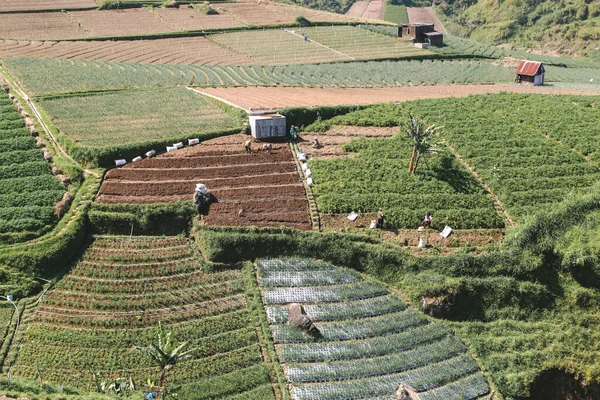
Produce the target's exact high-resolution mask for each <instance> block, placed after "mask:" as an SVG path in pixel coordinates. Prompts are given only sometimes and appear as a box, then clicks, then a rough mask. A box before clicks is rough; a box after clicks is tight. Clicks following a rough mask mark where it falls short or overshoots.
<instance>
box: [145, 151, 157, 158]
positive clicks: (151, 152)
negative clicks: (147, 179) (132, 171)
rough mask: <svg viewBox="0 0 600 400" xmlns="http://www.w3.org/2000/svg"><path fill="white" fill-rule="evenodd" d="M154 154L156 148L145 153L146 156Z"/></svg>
mask: <svg viewBox="0 0 600 400" xmlns="http://www.w3.org/2000/svg"><path fill="white" fill-rule="evenodd" d="M155 154H156V150H150V151H149V152H147V153H146V157H148V158H149V157H152V156H154V155H155Z"/></svg>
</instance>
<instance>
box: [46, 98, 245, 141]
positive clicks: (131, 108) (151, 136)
mask: <svg viewBox="0 0 600 400" xmlns="http://www.w3.org/2000/svg"><path fill="white" fill-rule="evenodd" d="M41 105H42V106H43V107H44V108H45V109H46V110H47V111H48V113H49V114H50V115H51V116H52V117H53V120H54V123H55V124H56V126H57V127H58V129H60V131H61V132H62V133H64V134H65V135H67V136H68V137H69V138H70V139H71V140H73V141H76V142H78V143H80V144H82V145H87V146H107V145H108V146H110V145H115V144H116V143H118V144H120V145H123V144H127V143H135V142H145V141H156V140H160V139H165V140H166V139H171V138H177V137H181V136H187V135H189V136H190V137H192V135H194V134H197V135H199V136H200V135H202V134H204V133H208V132H216V131H222V130H226V129H232V128H235V127H238V126H240V121H237V120H236V119H234V118H233V117H231V116H229V115H228V114H226V113H225V112H224V111H222V110H221V109H220V108H219V107H217V106H216V105H215V104H214V103H212V102H210V101H208V100H206V99H205V98H203V97H202V96H200V95H199V94H197V93H194V92H192V91H190V90H187V89H185V88H179V87H173V88H156V89H145V90H126V91H120V92H109V93H100V94H81V95H76V96H64V97H52V98H44V99H42V100H41ZM149 150H150V149H149Z"/></svg>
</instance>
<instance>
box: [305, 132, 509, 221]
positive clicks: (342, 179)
mask: <svg viewBox="0 0 600 400" xmlns="http://www.w3.org/2000/svg"><path fill="white" fill-rule="evenodd" d="M342 149H343V150H345V151H348V152H350V154H352V155H355V156H354V157H344V158H332V159H323V160H313V161H310V162H309V166H310V169H311V171H312V176H313V179H314V182H315V186H314V193H315V195H316V197H317V203H318V205H319V209H320V210H321V211H322V212H323V213H326V214H348V213H350V212H352V211H355V212H358V213H361V212H362V213H376V212H377V210H378V209H379V208H380V207H383V209H384V213H385V215H386V220H385V227H387V228H415V229H416V228H417V227H418V226H419V224H420V222H421V221H422V219H423V216H424V215H425V214H426V213H427V212H429V211H433V212H434V214H435V219H434V225H435V226H436V227H439V228H440V229H442V228H443V227H444V226H445V225H450V226H452V227H454V228H459V229H470V228H498V227H503V226H504V221H503V218H502V217H501V216H500V215H499V214H498V213H497V212H496V210H495V208H494V202H493V200H492V198H491V197H489V196H488V195H486V193H485V190H484V189H483V187H481V186H480V185H479V183H478V182H477V181H476V180H475V179H474V177H473V176H472V175H471V174H470V173H469V171H467V170H466V169H465V168H463V167H461V166H460V164H459V163H458V162H457V160H456V159H455V158H454V156H452V154H451V153H450V152H449V151H448V150H443V151H442V152H440V153H439V154H435V155H432V156H426V158H425V163H423V162H422V164H421V167H420V170H419V174H417V175H416V176H413V175H410V174H409V173H408V164H409V159H410V155H411V151H412V146H411V144H410V143H409V141H408V139H407V138H405V137H404V136H401V135H396V136H394V137H392V138H382V139H355V140H354V141H352V142H350V143H348V144H345V145H343V146H342Z"/></svg>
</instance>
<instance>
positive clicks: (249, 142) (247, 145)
mask: <svg viewBox="0 0 600 400" xmlns="http://www.w3.org/2000/svg"><path fill="white" fill-rule="evenodd" d="M244 149H245V150H246V153H252V138H250V139H248V140H246V141H245V142H244Z"/></svg>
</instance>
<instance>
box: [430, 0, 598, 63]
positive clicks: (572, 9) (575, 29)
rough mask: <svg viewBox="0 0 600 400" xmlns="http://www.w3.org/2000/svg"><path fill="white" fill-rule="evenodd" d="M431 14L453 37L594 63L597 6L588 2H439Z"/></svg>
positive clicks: (515, 0) (545, 0) (580, 0)
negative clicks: (566, 56) (438, 19)
mask: <svg viewBox="0 0 600 400" xmlns="http://www.w3.org/2000/svg"><path fill="white" fill-rule="evenodd" d="M436 3H437V5H438V7H437V8H436V10H437V11H438V14H439V15H440V17H442V18H443V19H445V25H446V28H447V29H448V30H449V31H450V32H451V33H453V34H456V35H459V36H465V37H469V38H471V39H474V40H478V41H482V42H485V43H493V44H500V43H510V44H515V45H517V46H523V47H527V48H531V49H534V50H542V51H544V52H559V53H563V54H570V55H582V56H590V57H593V58H599V57H600V52H599V51H598V39H600V26H599V23H600V3H598V2H595V1H590V0H479V1H477V0H444V1H440V0H438V1H436Z"/></svg>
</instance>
